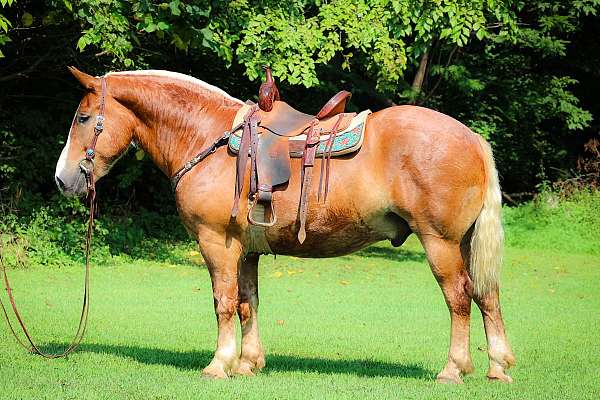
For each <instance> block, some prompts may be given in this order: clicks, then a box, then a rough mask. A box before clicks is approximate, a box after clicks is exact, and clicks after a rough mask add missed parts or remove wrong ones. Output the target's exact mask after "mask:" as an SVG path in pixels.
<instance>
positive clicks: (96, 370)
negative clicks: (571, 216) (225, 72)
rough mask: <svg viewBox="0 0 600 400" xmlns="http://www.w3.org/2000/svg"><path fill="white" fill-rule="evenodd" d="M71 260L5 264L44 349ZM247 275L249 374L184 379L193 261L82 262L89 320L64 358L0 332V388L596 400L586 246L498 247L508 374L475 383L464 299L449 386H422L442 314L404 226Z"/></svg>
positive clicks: (198, 355) (597, 286)
mask: <svg viewBox="0 0 600 400" xmlns="http://www.w3.org/2000/svg"><path fill="white" fill-rule="evenodd" d="M189 257H191V258H192V259H193V258H195V257H196V258H197V255H196V254H193V253H192V254H190V255H189ZM81 272H82V271H81V270H80V269H75V268H72V267H65V268H62V269H52V268H41V267H39V268H38V267H36V268H33V267H32V268H30V269H29V270H13V271H10V273H11V276H12V279H13V282H14V286H15V294H16V296H17V299H18V301H19V304H20V305H21V308H22V309H23V313H24V314H25V318H26V320H27V322H28V323H29V324H30V326H31V330H32V331H33V333H34V335H35V336H36V337H38V338H39V340H40V341H41V342H42V343H45V344H50V346H49V347H52V348H55V347H56V345H62V344H65V343H66V342H67V340H68V338H69V335H70V334H72V332H73V329H74V328H75V326H76V322H77V314H78V311H79V310H78V307H79V301H80V295H81V294H80V290H81V286H82V282H81V280H82V274H81ZM260 274H261V278H260V279H261V281H260V283H261V285H260V290H261V307H260V317H259V318H260V322H261V335H262V339H263V344H264V346H265V348H266V351H267V367H266V368H265V369H264V370H263V372H262V373H261V374H260V375H258V376H257V377H255V378H235V379H229V380H225V381H209V380H204V379H201V378H200V369H201V368H202V367H203V366H204V365H206V364H207V363H208V362H209V361H210V358H211V355H212V351H213V349H214V342H215V334H216V326H215V322H214V313H213V309H212V294H211V289H210V280H209V277H208V273H207V271H206V270H205V269H204V268H203V267H202V266H199V267H198V266H196V267H195V266H193V265H190V263H184V264H179V265H174V264H168V263H158V262H145V261H139V262H136V264H119V265H112V266H102V267H97V268H94V270H93V276H92V289H93V292H92V307H91V322H90V327H89V331H88V334H87V337H86V339H85V342H84V345H83V346H82V347H81V349H80V350H79V351H78V352H77V353H75V354H73V355H72V356H70V357H69V358H68V359H66V360H53V361H47V360H44V359H41V358H39V357H34V356H31V355H28V354H26V353H24V352H23V350H22V349H20V348H19V347H17V346H16V344H15V343H14V340H13V339H12V338H11V337H10V336H9V333H8V329H5V327H3V328H2V329H0V398H2V399H4V398H7V399H20V398H27V399H29V398H31V399H41V398H50V399H55V398H74V399H81V398H110V399H117V398H119V399H120V398H131V399H163V398H164V399H172V398H195V399H197V398H201V399H205V398H228V399H238V398H244V399H267V398H284V399H287V398H352V399H357V398H436V399H438V398H449V399H455V398H461V397H468V398H486V399H487V398H502V399H532V398H539V399H548V398H553V399H554V398H561V399H562V398H574V399H575V398H576V399H580V398H588V399H597V398H599V396H600V389H599V388H600V385H599V382H600V334H599V332H600V257H599V256H595V255H586V254H580V255H570V254H568V253H566V252H554V251H550V250H543V251H541V250H540V251H536V250H525V249H514V248H509V249H508V250H507V256H506V261H505V270H504V273H503V292H502V301H503V311H504V314H505V319H506V324H507V328H508V334H509V337H510V339H511V342H512V345H513V347H514V351H515V353H516V355H517V361H518V364H517V366H516V367H515V368H514V369H513V370H511V373H512V376H513V377H514V379H515V384H513V385H510V386H509V385H503V384H491V383H488V382H487V381H486V379H485V372H486V362H487V359H486V354H485V351H484V350H485V345H486V344H485V337H484V333H483V328H482V323H481V320H480V316H479V313H478V312H477V310H476V308H474V309H473V317H474V318H473V323H472V335H471V336H472V346H471V350H472V353H473V359H474V363H475V366H476V372H475V373H474V374H473V375H471V376H469V377H467V378H466V379H465V382H466V384H465V385H463V386H459V387H449V386H442V385H438V384H436V383H435V382H434V377H435V374H436V373H437V372H438V371H439V369H440V368H441V367H442V366H443V364H444V362H445V358H446V352H447V346H448V339H449V318H448V312H447V309H446V306H445V304H444V301H443V298H442V296H441V293H440V290H439V288H438V287H437V284H436V283H435V280H434V279H433V277H432V275H431V272H430V271H429V267H428V266H427V264H426V261H425V258H424V255H423V253H422V250H421V248H420V246H419V244H418V242H417V241H416V240H414V238H411V239H410V240H409V243H408V245H407V246H406V247H404V248H402V249H393V248H391V247H389V246H387V245H383V244H381V245H378V246H375V247H371V248H369V249H366V250H365V251H363V252H361V253H359V254H356V255H353V256H349V257H340V258H334V259H322V260H302V259H296V258H290V257H277V259H276V260H274V259H273V257H263V259H262V260H261V265H260Z"/></svg>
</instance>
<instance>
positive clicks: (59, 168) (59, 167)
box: [54, 107, 79, 176]
mask: <svg viewBox="0 0 600 400" xmlns="http://www.w3.org/2000/svg"><path fill="white" fill-rule="evenodd" d="M78 113H79V107H77V111H76V112H75V116H74V117H73V122H71V129H69V135H68V136H67V143H65V147H63V149H62V151H61V152H60V158H59V159H58V162H57V163H56V171H55V172H54V176H60V175H61V173H62V172H63V171H64V169H65V168H66V167H67V158H68V153H69V145H70V144H71V131H72V130H73V126H74V125H75V122H76V121H75V120H76V118H77V114H78Z"/></svg>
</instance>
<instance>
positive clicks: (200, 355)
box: [47, 343, 435, 380]
mask: <svg viewBox="0 0 600 400" xmlns="http://www.w3.org/2000/svg"><path fill="white" fill-rule="evenodd" d="M61 346H64V345H58V344H53V345H50V346H47V347H48V349H47V350H57V349H60V348H61ZM79 351H80V352H90V353H97V354H110V355H115V356H118V357H122V358H128V359H131V360H134V361H136V362H139V363H143V364H148V365H166V366H171V367H176V368H180V369H182V370H197V371H198V372H200V370H201V369H202V368H204V367H205V366H206V365H208V363H209V362H210V360H211V359H212V356H213V352H210V351H206V350H202V351H187V352H178V351H173V350H164V349H157V348H147V347H139V346H125V345H109V344H98V343H87V344H82V345H81V347H80V348H79ZM266 363H267V366H266V367H265V369H264V370H263V373H265V374H269V373H270V372H291V371H302V372H317V373H321V374H348V375H357V376H365V377H400V378H416V379H427V380H432V379H435V374H434V372H432V371H429V370H427V369H424V368H423V367H421V366H420V365H417V364H412V363H410V364H396V363H389V362H384V361H376V360H356V359H354V360H332V359H327V358H315V357H300V356H291V355H281V354H268V355H267V356H266Z"/></svg>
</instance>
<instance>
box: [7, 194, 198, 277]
mask: <svg viewBox="0 0 600 400" xmlns="http://www.w3.org/2000/svg"><path fill="white" fill-rule="evenodd" d="M87 217H88V214H87V208H86V207H85V205H84V204H83V202H82V201H81V200H79V199H77V198H71V199H68V198H63V197H56V198H54V199H53V201H52V207H50V206H41V207H38V208H34V209H33V211H31V212H30V213H28V214H26V215H16V214H14V213H8V214H6V215H3V216H2V217H1V218H0V232H3V235H2V236H3V239H2V240H3V245H5V246H6V249H7V250H6V251H7V254H9V255H10V254H17V253H19V254H21V255H22V257H21V260H26V261H27V263H26V264H28V265H42V266H52V267H56V266H59V267H60V266H67V265H73V264H80V263H82V262H83V261H84V244H85V242H84V238H85V234H86V230H87ZM92 244H93V247H92V254H93V258H94V262H95V263H97V264H105V263H108V262H113V261H114V260H115V258H116V259H120V260H127V259H140V258H141V259H148V260H158V261H171V262H179V261H181V260H182V258H181V257H182V252H183V251H184V250H185V249H189V248H190V246H193V241H191V240H190V239H189V237H188V236H187V234H186V232H185V230H184V229H183V227H182V225H181V222H180V221H179V218H178V217H177V216H174V215H160V214H157V213H155V212H150V211H147V210H144V209H142V210H140V211H139V212H138V213H136V214H135V215H134V216H127V217H124V216H118V215H114V214H113V215H110V214H109V215H99V216H98V217H97V218H96V220H95V223H94V239H93V242H92ZM17 261H19V258H18V257H14V256H13V257H11V256H8V257H7V262H8V263H9V265H17Z"/></svg>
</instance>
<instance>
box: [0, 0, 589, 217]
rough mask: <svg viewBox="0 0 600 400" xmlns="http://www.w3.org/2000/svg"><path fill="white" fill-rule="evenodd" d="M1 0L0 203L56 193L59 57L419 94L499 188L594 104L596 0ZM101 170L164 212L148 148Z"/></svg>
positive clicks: (552, 164)
mask: <svg viewBox="0 0 600 400" xmlns="http://www.w3.org/2000/svg"><path fill="white" fill-rule="evenodd" d="M0 5H1V6H2V8H0V14H1V15H2V16H1V17H0V20H1V21H2V22H1V23H0V49H1V50H2V51H3V52H4V54H5V55H6V56H7V57H6V59H4V60H3V61H1V62H0V84H1V85H2V91H1V93H0V141H1V142H2V143H1V144H2V145H1V146H0V180H1V182H0V195H1V196H2V197H1V198H0V204H4V203H11V202H13V200H14V199H18V198H26V197H29V198H32V197H35V198H37V200H36V201H35V202H28V201H25V202H24V203H23V202H22V203H21V205H18V204H17V205H16V207H17V208H20V209H21V210H23V208H24V207H30V206H31V207H32V208H31V209H39V207H40V203H43V202H44V201H48V200H50V199H51V198H52V196H53V195H54V194H55V193H56V189H55V188H54V186H53V181H52V176H51V170H53V167H54V165H55V163H56V159H57V158H58V154H60V150H61V148H62V146H63V145H64V141H65V137H66V133H67V131H68V124H69V122H70V120H71V118H72V116H73V110H74V109H75V108H76V107H77V102H78V101H79V99H80V95H81V93H80V91H79V90H78V88H77V85H76V83H75V82H74V80H73V79H72V77H70V76H68V73H67V72H66V70H65V66H66V65H77V66H78V67H80V68H81V69H83V70H85V71H87V72H90V73H93V74H102V73H105V72H106V71H109V70H113V69H140V68H155V69H170V70H176V71H180V72H184V73H188V74H192V75H194V76H196V77H199V78H200V79H203V80H205V81H207V82H210V83H212V84H215V85H217V86H219V87H221V88H223V89H224V90H226V91H227V92H230V93H231V94H232V95H234V96H236V97H239V98H242V99H248V98H249V99H254V100H255V96H256V89H257V86H258V84H257V82H256V80H257V79H258V78H259V77H260V76H261V74H262V72H261V66H262V65H264V64H268V65H270V66H271V67H272V69H273V70H274V73H275V76H276V79H277V80H278V81H279V82H280V89H281V93H282V96H283V98H284V99H285V100H287V101H288V102H290V103H291V104H293V105H294V106H296V107H298V108H300V109H305V110H306V111H309V112H316V111H318V110H317V109H316V108H317V107H318V105H319V103H321V104H322V103H324V102H325V101H326V100H327V97H328V96H330V95H331V93H332V92H334V91H336V90H340V89H349V90H351V91H352V92H353V93H354V97H353V100H352V102H351V104H350V105H349V106H350V107H351V108H353V111H356V110H358V109H364V108H371V109H372V110H373V111H376V110H378V109H379V108H382V107H383V106H389V105H391V104H394V103H395V104H402V103H407V102H408V103H414V104H417V105H424V106H427V107H430V108H434V109H437V110H439V111H441V112H445V113H447V114H449V115H451V116H453V117H455V118H457V119H458V120H460V121H462V122H464V123H465V124H467V125H468V126H469V127H471V128H472V129H474V130H475V131H477V132H478V133H480V134H482V135H483V136H485V137H486V138H488V139H489V140H490V141H491V142H492V144H493V146H494V153H495V155H496V159H497V164H498V166H499V169H500V174H501V176H502V178H503V179H502V185H503V188H504V190H506V191H507V192H509V193H511V192H522V191H523V192H529V191H532V190H535V187H536V185H537V184H538V183H540V182H541V181H543V180H556V179H561V178H564V177H565V176H568V175H569V174H572V171H573V170H574V169H575V167H576V165H577V164H576V163H577V158H578V155H579V153H578V152H579V151H580V148H581V146H582V145H583V143H584V142H585V140H586V139H587V136H590V135H592V134H593V133H594V131H593V130H592V129H591V128H590V127H591V126H592V124H593V123H594V119H596V120H597V119H598V115H600V108H599V106H598V104H600V101H598V93H600V86H598V83H597V82H600V80H598V79H597V76H596V75H597V73H596V71H597V65H598V64H599V63H600V59H599V58H598V56H597V54H600V46H598V45H597V40H595V38H596V37H598V35H600V31H599V30H598V28H597V27H598V26H600V24H599V23H598V22H599V20H598V17H597V13H598V10H599V9H600V0H574V1H569V2H564V1H558V0H553V1H534V2H523V1H516V0H493V1H488V0H478V1H470V2H466V1H462V0H436V1H424V0H419V1H409V0H374V1H367V0H332V1H327V2H324V1H322V0H294V1H288V2H281V1H273V0H236V1H230V2H212V1H208V0H189V1H181V0H172V1H170V0H160V1H157V2H149V1H147V0H44V1H41V2H39V1H33V0H19V1H18V2H15V1H14V0H0ZM426 56H427V57H426ZM420 67H423V68H420ZM418 71H421V72H423V74H422V78H423V79H422V82H419V80H417V79H416V77H417V75H418V74H417V72H418ZM248 78H250V80H254V82H249V79H248ZM307 87H310V88H311V89H310V90H305V88H307ZM39 149H43V151H40V150H39ZM142 176H143V177H144V179H143V181H144V182H143V184H142V183H141V181H142V180H141V179H139V178H140V177H142ZM102 185H106V186H105V188H106V189H107V192H108V191H109V190H112V191H113V193H111V196H109V198H108V199H107V200H106V201H107V202H108V204H106V207H108V208H109V209H111V210H112V209H113V208H114V207H117V206H119V205H121V204H127V206H126V208H128V209H129V210H137V209H138V208H140V207H147V208H154V209H165V210H169V212H174V206H173V202H172V201H171V200H172V198H171V197H170V195H169V189H168V182H167V181H166V179H165V178H164V177H161V175H160V173H159V172H158V171H157V170H156V169H155V168H153V166H152V165H151V163H150V162H149V160H148V159H147V158H144V159H141V160H138V159H136V158H135V157H134V155H133V154H129V155H127V156H126V157H125V158H124V159H122V160H121V161H120V162H119V163H118V164H117V166H116V168H115V170H114V171H113V173H111V174H110V175H109V176H107V177H106V178H104V179H103V180H102V182H101V186H102ZM101 189H102V187H101ZM19 201H20V200H19ZM19 201H15V203H18V202H19ZM33 203H35V204H33ZM121 211H122V210H120V211H118V212H117V213H119V214H121V215H122V214H124V213H123V212H121ZM19 212H20V211H19Z"/></svg>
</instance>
